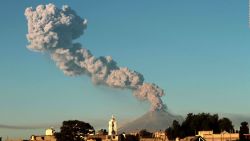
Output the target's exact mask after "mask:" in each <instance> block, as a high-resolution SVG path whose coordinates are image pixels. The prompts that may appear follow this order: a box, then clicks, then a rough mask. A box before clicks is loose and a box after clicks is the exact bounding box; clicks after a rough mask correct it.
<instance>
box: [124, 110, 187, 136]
mask: <svg viewBox="0 0 250 141" xmlns="http://www.w3.org/2000/svg"><path fill="white" fill-rule="evenodd" d="M174 120H177V121H178V122H179V123H181V122H182V121H183V120H184V119H183V117H182V116H178V115H174V114H171V113H170V112H168V111H165V110H158V111H150V112H147V113H146V114H144V115H143V116H141V117H139V118H138V119H136V120H134V121H132V122H129V123H127V124H125V125H124V126H122V127H120V128H119V132H120V133H122V132H125V133H129V132H138V131H140V130H142V129H146V130H147V131H150V132H155V131H160V130H162V131H164V130H165V129H166V128H168V127H170V126H171V125H172V122H173V121H174Z"/></svg>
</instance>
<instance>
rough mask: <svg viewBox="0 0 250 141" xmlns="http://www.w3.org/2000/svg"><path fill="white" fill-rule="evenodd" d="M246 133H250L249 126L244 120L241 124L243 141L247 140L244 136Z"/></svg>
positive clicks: (241, 138)
mask: <svg viewBox="0 0 250 141" xmlns="http://www.w3.org/2000/svg"><path fill="white" fill-rule="evenodd" d="M244 134H249V127H248V123H247V122H246V121H244V122H242V123H241V126H240V140H241V141H244V140H246V139H245V137H244Z"/></svg>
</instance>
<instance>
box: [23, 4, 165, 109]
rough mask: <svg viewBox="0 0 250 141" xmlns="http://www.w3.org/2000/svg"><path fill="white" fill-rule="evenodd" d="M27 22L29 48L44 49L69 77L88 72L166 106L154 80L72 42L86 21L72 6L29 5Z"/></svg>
mask: <svg viewBox="0 0 250 141" xmlns="http://www.w3.org/2000/svg"><path fill="white" fill-rule="evenodd" d="M25 16H26V18H27V21H28V34H27V39H28V42H29V45H28V46H27V48H28V49H30V50H31V51H35V52H45V53H48V54H49V55H50V56H51V59H52V60H54V61H55V64H56V65H57V67H58V68H59V69H60V70H62V71H63V73H64V74H65V75H67V76H80V75H88V76H90V77H91V79H92V81H93V83H94V84H103V85H105V86H109V87H114V88H122V89H123V88H126V89H131V90H132V91H133V92H134V95H135V96H136V97H137V98H138V99H140V100H146V101H149V102H150V103H151V110H152V111H154V110H160V109H163V108H164V107H165V106H164V103H163V102H162V100H161V97H162V96H163V95H164V91H163V90H162V89H161V88H159V87H158V86H157V85H155V84H153V83H146V82H144V77H143V75H142V74H140V73H139V72H136V71H134V70H130V69H128V68H126V67H119V66H118V65H117V63H116V62H115V61H114V60H113V59H112V57H111V56H101V57H95V56H93V55H92V54H91V52H90V51H89V50H88V49H86V48H83V47H82V45H81V44H80V43H76V42H73V41H74V40H75V39H77V38H79V37H80V36H81V35H83V34H84V31H85V29H86V28H87V20H86V19H84V18H81V17H80V16H78V15H77V14H76V12H75V11H74V10H72V9H71V8H70V7H69V6H67V5H66V6H63V7H62V9H60V8H57V7H56V6H55V5H53V4H47V5H38V6H37V7H36V8H35V9H33V8H32V7H29V8H26V10H25Z"/></svg>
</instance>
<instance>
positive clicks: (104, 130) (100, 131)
mask: <svg viewBox="0 0 250 141" xmlns="http://www.w3.org/2000/svg"><path fill="white" fill-rule="evenodd" d="M97 134H99V135H108V132H107V130H106V129H101V130H99V131H97Z"/></svg>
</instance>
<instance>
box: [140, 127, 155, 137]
mask: <svg viewBox="0 0 250 141" xmlns="http://www.w3.org/2000/svg"><path fill="white" fill-rule="evenodd" d="M139 135H140V137H142V138H151V137H152V135H153V133H150V132H148V131H147V130H146V129H142V130H141V131H140V132H139Z"/></svg>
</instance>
